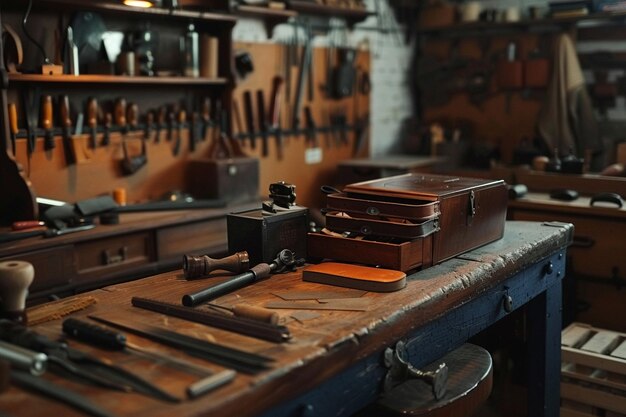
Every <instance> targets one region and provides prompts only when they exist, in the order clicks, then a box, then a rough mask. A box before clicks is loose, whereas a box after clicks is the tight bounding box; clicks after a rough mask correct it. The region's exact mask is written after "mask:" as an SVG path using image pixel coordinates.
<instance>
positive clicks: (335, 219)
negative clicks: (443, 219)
mask: <svg viewBox="0 0 626 417" xmlns="http://www.w3.org/2000/svg"><path fill="white" fill-rule="evenodd" d="M326 227H327V228H328V229H330V230H335V231H342V232H355V233H358V234H360V235H363V236H385V237H399V238H404V239H417V238H420V237H426V236H428V235H431V234H433V233H435V232H437V231H438V230H439V219H438V218H437V217H436V216H435V217H431V218H430V219H428V220H426V221H423V222H420V223H417V222H415V221H406V222H405V221H401V219H397V218H396V219H395V220H389V219H387V218H376V217H369V218H367V217H359V216H357V215H353V216H350V217H346V216H345V215H340V213H338V212H329V213H326Z"/></svg>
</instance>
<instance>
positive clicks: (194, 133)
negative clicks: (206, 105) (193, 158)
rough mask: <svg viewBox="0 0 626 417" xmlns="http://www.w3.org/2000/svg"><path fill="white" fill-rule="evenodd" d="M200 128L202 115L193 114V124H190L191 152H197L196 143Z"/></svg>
mask: <svg viewBox="0 0 626 417" xmlns="http://www.w3.org/2000/svg"><path fill="white" fill-rule="evenodd" d="M198 128H200V115H199V114H198V112H195V111H194V112H192V113H191V123H190V124H189V151H190V152H194V151H195V150H196V142H197V141H198Z"/></svg>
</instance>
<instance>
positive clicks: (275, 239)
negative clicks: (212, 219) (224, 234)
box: [226, 207, 309, 265]
mask: <svg viewBox="0 0 626 417" xmlns="http://www.w3.org/2000/svg"><path fill="white" fill-rule="evenodd" d="M308 213H309V211H308V209H306V208H303V207H297V208H292V209H289V210H285V211H280V212H278V213H267V212H265V211H263V210H261V209H254V210H248V211H244V212H240V213H231V214H229V215H228V216H227V217H226V228H227V230H228V251H229V253H235V252H239V251H247V252H248V256H249V257H250V264H251V265H256V264H258V263H260V262H266V263H269V262H271V261H273V260H274V259H275V258H276V255H277V254H278V252H280V251H281V250H283V249H290V250H292V251H293V252H295V254H296V257H297V258H304V257H306V253H307V252H306V241H307V240H306V234H307V230H308V217H309V216H308Z"/></svg>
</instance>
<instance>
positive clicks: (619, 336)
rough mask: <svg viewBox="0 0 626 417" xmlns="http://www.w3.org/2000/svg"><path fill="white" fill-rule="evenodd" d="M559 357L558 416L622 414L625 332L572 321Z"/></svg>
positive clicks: (625, 381)
mask: <svg viewBox="0 0 626 417" xmlns="http://www.w3.org/2000/svg"><path fill="white" fill-rule="evenodd" d="M561 360H562V363H561V417H588V416H605V417H618V416H626V334H625V333H620V332H615V331H611V330H605V329H600V328H595V327H592V326H589V325H587V324H582V323H572V324H571V325H570V326H568V327H567V328H566V329H564V330H563V332H562V334H561Z"/></svg>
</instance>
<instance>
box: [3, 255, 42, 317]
mask: <svg viewBox="0 0 626 417" xmlns="http://www.w3.org/2000/svg"><path fill="white" fill-rule="evenodd" d="M34 278H35V268H34V267H33V265H32V264H30V263H28V262H25V261H5V262H0V298H2V310H3V311H2V312H3V315H4V316H5V317H8V318H10V319H12V320H15V321H19V322H22V323H26V314H25V313H24V307H25V305H26V296H27V295H28V287H29V286H30V284H31V283H32V282H33V279H34Z"/></svg>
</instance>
